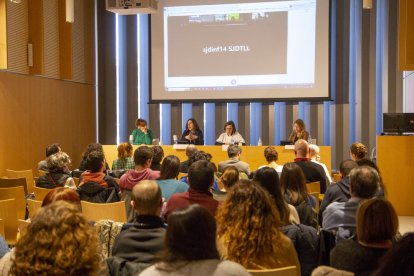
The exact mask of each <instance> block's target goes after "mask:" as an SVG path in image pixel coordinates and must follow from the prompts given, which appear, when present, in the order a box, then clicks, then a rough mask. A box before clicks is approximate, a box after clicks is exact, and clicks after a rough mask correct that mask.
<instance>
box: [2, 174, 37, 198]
mask: <svg viewBox="0 0 414 276" xmlns="http://www.w3.org/2000/svg"><path fill="white" fill-rule="evenodd" d="M6 176H7V177H10V178H20V177H24V178H26V183H27V191H28V193H33V187H34V186H35V183H34V178H33V171H32V170H31V169H30V170H23V171H15V170H9V169H7V170H6Z"/></svg>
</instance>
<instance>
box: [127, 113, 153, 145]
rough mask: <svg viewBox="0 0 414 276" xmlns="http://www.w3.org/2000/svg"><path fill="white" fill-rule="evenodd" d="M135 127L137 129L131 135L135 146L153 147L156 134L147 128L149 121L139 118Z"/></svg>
mask: <svg viewBox="0 0 414 276" xmlns="http://www.w3.org/2000/svg"><path fill="white" fill-rule="evenodd" d="M135 125H136V127H137V128H136V129H134V130H133V131H132V133H131V135H132V137H133V143H134V145H142V144H145V145H151V144H152V138H153V137H154V134H153V133H152V130H151V129H149V128H147V121H145V120H144V119H140V118H138V119H137V120H136V121H135Z"/></svg>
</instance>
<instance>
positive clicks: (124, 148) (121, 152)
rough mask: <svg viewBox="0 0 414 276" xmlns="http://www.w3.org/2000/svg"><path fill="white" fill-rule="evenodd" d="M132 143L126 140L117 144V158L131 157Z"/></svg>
mask: <svg viewBox="0 0 414 276" xmlns="http://www.w3.org/2000/svg"><path fill="white" fill-rule="evenodd" d="M132 151H133V148H132V145H131V144H130V143H128V142H125V143H122V144H120V145H119V146H118V158H121V159H122V158H127V157H132Z"/></svg>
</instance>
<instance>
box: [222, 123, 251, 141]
mask: <svg viewBox="0 0 414 276" xmlns="http://www.w3.org/2000/svg"><path fill="white" fill-rule="evenodd" d="M239 143H242V144H243V145H245V144H246V141H244V139H243V136H241V134H240V133H238V132H237V130H236V126H235V125H234V122H233V121H228V122H226V123H225V124H224V132H223V133H222V134H220V136H219V138H217V140H216V145H233V144H239Z"/></svg>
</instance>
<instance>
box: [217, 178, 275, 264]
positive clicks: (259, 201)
mask: <svg viewBox="0 0 414 276" xmlns="http://www.w3.org/2000/svg"><path fill="white" fill-rule="evenodd" d="M216 219H217V225H218V232H217V233H218V236H219V238H220V239H224V243H225V245H226V246H227V252H228V259H229V260H232V261H235V262H238V263H240V264H241V265H243V266H248V264H249V263H250V262H254V261H255V260H256V259H257V258H267V257H268V258H271V259H274V254H276V252H277V250H278V249H277V247H278V246H279V244H278V240H279V231H278V227H279V226H281V223H280V220H279V214H278V213H277V211H276V208H275V206H274V204H273V202H272V199H271V198H270V195H269V193H267V192H266V191H265V190H264V189H263V188H262V187H260V185H259V184H257V183H256V182H254V181H249V180H240V181H239V182H238V183H237V184H236V185H234V187H233V188H232V189H231V190H230V191H229V193H228V195H227V198H226V199H225V200H224V201H223V203H222V204H221V205H220V206H219V210H218V213H217V217H216Z"/></svg>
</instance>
